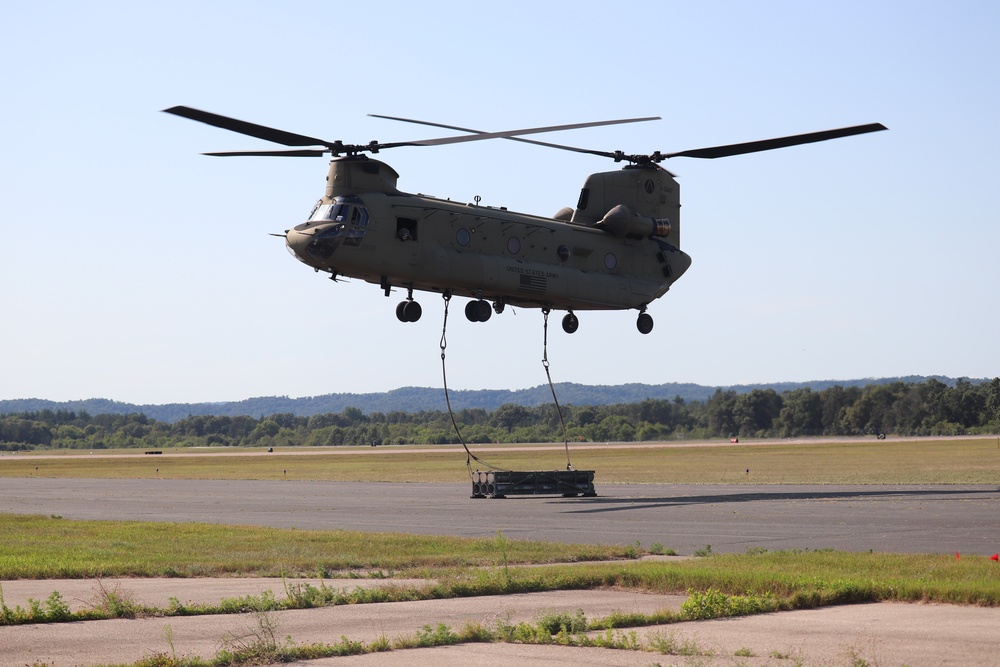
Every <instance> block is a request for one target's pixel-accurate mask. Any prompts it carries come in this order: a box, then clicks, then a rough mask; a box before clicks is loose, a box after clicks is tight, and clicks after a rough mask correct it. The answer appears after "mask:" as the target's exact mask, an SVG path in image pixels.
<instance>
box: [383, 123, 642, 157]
mask: <svg viewBox="0 0 1000 667" xmlns="http://www.w3.org/2000/svg"><path fill="white" fill-rule="evenodd" d="M368 115H369V116H371V117H372V118H384V119H386V120H398V121H400V122H403V123H415V124H417V125H428V126H430V127H441V128H444V129H446V130H458V131H459V132H472V133H473V134H480V135H481V134H486V132H485V131H484V130H473V129H471V128H468V127H459V126H458V125H445V124H444V123H432V122H430V121H426V120H414V119H412V118H399V117H397V116H382V115H380V114H377V113H370V114H368ZM659 119H660V118H659V116H656V117H654V118H644V119H636V120H637V121H638V120H659ZM504 139H509V140H510V141H520V142H521V143H524V144H534V145H536V146H545V147H546V148H558V149H559V150H564V151H573V152H574V153H586V154H588V155H598V156H600V157H610V158H614V157H615V154H614V153H609V152H608V151H598V150H593V149H590V148H576V147H575V146H566V145H564V144H552V143H549V142H547V141H537V140H535V139H522V138H521V137H504Z"/></svg>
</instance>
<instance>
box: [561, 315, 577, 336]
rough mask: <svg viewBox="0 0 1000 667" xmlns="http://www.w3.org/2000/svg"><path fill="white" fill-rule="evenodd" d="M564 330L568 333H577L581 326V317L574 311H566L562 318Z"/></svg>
mask: <svg viewBox="0 0 1000 667" xmlns="http://www.w3.org/2000/svg"><path fill="white" fill-rule="evenodd" d="M562 325H563V331H565V332H566V333H568V334H571V333H575V332H576V330H577V329H579V328H580V319H579V318H578V317H577V316H576V315H574V314H573V313H566V316H565V317H563V320H562Z"/></svg>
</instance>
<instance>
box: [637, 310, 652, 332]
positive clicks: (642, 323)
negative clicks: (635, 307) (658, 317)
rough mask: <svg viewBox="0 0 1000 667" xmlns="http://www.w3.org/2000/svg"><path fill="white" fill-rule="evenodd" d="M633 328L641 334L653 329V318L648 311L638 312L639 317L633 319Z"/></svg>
mask: <svg viewBox="0 0 1000 667" xmlns="http://www.w3.org/2000/svg"><path fill="white" fill-rule="evenodd" d="M635 328H636V329H638V330H639V333H641V334H648V333H649V332H650V331H652V330H653V318H652V317H651V316H650V315H649V313H639V319H637V320H636V321H635Z"/></svg>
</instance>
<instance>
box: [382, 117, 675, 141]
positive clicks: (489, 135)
mask: <svg viewBox="0 0 1000 667" xmlns="http://www.w3.org/2000/svg"><path fill="white" fill-rule="evenodd" d="M648 120H659V118H658V117H649V118H624V119H621V120H600V121H594V122H591V123H572V124H570V125H550V126H548V127H531V128H526V129H523V130H506V131H503V132H481V133H477V134H471V135H461V136H457V137H442V138H440V139H424V140H420V141H405V142H398V143H391V144H380V145H379V148H396V147H397V146H442V145H445V144H461V143H466V142H469V141H483V140H485V139H509V138H512V137H517V136H521V135H524V134H540V133H542V132H560V131H562V130H579V129H581V128H585V127H600V126H604V125H621V124H623V123H641V122H644V121H648ZM462 131H463V132H468V130H462Z"/></svg>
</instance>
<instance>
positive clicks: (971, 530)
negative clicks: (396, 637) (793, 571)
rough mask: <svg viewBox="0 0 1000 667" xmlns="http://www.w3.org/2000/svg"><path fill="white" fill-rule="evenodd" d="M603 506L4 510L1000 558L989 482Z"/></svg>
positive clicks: (188, 487) (236, 503)
mask: <svg viewBox="0 0 1000 667" xmlns="http://www.w3.org/2000/svg"><path fill="white" fill-rule="evenodd" d="M597 492H598V494H599V496H598V497H596V498H561V497H544V496H540V497H534V496H522V497H509V498H506V499H472V498H470V495H471V483H470V484H416V483H414V484H399V483H375V482H286V481H215V480H166V479H141V480H140V479H122V480H109V479H58V478H52V479H49V478H6V479H0V512H10V513H18V514H43V515H50V514H58V515H60V516H62V517H64V518H67V519H112V520H142V521H180V522H190V521H197V522H206V523H223V524H249V525H264V526H273V527H279V528H282V527H285V528H287V527H296V528H300V529H323V530H328V529H346V530H359V531H373V532H403V533H416V534H424V535H456V536H462V537H492V536H495V535H496V534H497V532H498V531H499V532H502V533H503V534H504V535H506V536H507V537H510V538H514V539H518V538H520V539H535V540H546V541H554V542H564V543H585V544H635V543H636V542H639V543H640V544H641V545H642V546H644V547H649V546H650V545H651V544H653V543H660V544H662V545H664V546H665V547H668V548H672V549H675V550H676V551H677V552H678V553H680V554H691V553H693V552H694V551H695V550H696V549H700V548H703V547H705V545H711V546H712V550H713V551H715V552H719V553H724V552H743V551H745V550H746V549H748V548H766V549H770V550H775V549H823V548H832V549H837V550H843V551H855V552H858V551H868V550H874V551H885V552H895V553H954V552H955V551H959V552H962V553H970V554H992V553H996V552H997V551H1000V529H998V523H997V518H996V517H997V516H1000V489H998V488H997V487H989V486H874V485H872V486H864V485H858V486H843V485H836V486H835V485H829V486H795V485H788V486H757V485H746V486H742V485H741V486H713V485H674V484H641V485H640V484H636V485H612V484H603V485H602V484H597Z"/></svg>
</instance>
